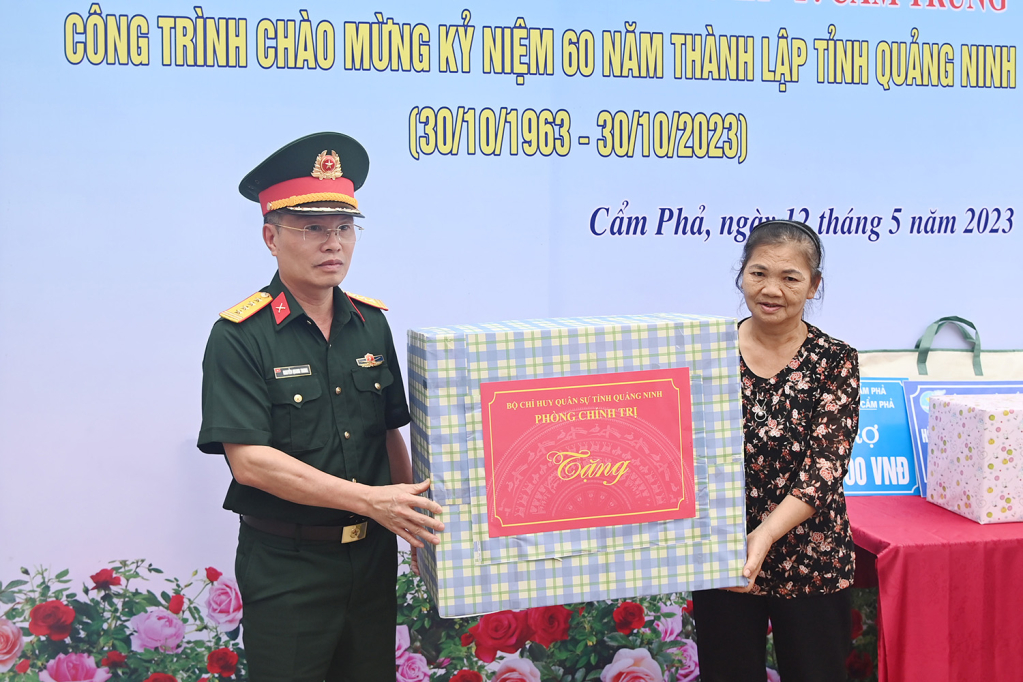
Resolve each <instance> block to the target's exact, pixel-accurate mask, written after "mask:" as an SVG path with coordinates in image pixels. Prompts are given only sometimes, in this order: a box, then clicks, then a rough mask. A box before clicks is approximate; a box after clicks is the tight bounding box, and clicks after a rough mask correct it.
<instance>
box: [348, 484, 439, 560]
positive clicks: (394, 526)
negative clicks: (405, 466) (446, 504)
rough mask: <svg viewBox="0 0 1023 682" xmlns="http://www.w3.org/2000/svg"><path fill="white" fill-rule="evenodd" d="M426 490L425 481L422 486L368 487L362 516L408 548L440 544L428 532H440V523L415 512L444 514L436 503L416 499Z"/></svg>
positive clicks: (423, 498)
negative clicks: (365, 507)
mask: <svg viewBox="0 0 1023 682" xmlns="http://www.w3.org/2000/svg"><path fill="white" fill-rule="evenodd" d="M429 488H430V480H429V479H427V480H425V481H423V482H422V483H397V484H395V485H384V486H370V487H369V500H368V502H369V509H368V510H367V512H366V516H369V517H370V518H371V519H373V520H374V521H376V522H377V523H379V524H380V525H381V526H383V527H384V528H386V529H388V530H389V531H391V532H392V533H394V534H395V535H397V536H398V537H400V538H403V539H404V540H405V541H406V542H408V543H409V544H410V545H411V546H412V547H424V546H425V545H424V544H423V541H424V540H425V541H426V542H430V543H433V544H435V545H436V544H438V543H440V538H439V537H437V536H436V535H434V534H433V533H432V532H430V531H431V530H433V531H442V530H444V524H443V523H442V522H441V521H440V519H437V518H432V517H430V516H427V515H426V514H421V513H419V512H418V511H416V507H418V508H420V509H425V510H427V511H429V512H431V513H433V514H434V516H437V515H440V514H443V513H444V508H443V507H441V506H440V505H439V504H437V503H436V502H434V501H433V500H429V499H427V498H425V497H420V496H419V495H420V494H421V493H424V492H426V491H427V490H429ZM420 538H422V539H420Z"/></svg>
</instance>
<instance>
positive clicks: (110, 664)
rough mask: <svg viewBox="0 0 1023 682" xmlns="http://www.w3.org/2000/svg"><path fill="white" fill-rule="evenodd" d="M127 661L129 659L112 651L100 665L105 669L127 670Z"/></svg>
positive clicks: (118, 652)
mask: <svg viewBox="0 0 1023 682" xmlns="http://www.w3.org/2000/svg"><path fill="white" fill-rule="evenodd" d="M127 660H128V657H127V656H125V655H124V654H122V653H121V652H120V651H110V652H109V653H108V654H107V655H106V656H104V657H103V660H101V661H100V662H99V664H100V666H102V667H105V668H127V667H128V664H127V663H126V662H125V661H127Z"/></svg>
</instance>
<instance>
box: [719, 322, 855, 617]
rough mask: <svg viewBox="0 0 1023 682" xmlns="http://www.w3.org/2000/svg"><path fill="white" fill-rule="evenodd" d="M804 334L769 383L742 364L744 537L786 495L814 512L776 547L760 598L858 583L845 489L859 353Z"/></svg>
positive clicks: (811, 330)
mask: <svg viewBox="0 0 1023 682" xmlns="http://www.w3.org/2000/svg"><path fill="white" fill-rule="evenodd" d="M806 326H807V330H808V334H807V336H806V341H804V342H803V345H802V346H800V348H799V350H798V351H797V352H796V355H795V357H794V358H792V360H791V361H790V362H789V364H788V365H787V366H786V367H785V368H784V369H782V370H781V371H780V372H778V374H777V375H775V376H773V377H771V378H770V379H765V378H763V377H759V376H757V375H755V374H754V373H753V372H751V371H750V370H749V368H748V367H746V363H745V362H743V361H742V360H741V358H740V363H739V365H740V368H741V372H742V414H743V435H744V444H743V447H744V453H745V461H746V530H747V532H750V531H752V530H753V529H754V528H756V527H757V526H759V525H760V524H761V523H762V522H763V520H764V519H765V518H767V515H768V514H770V513H771V512H772V511H773V510H774V508H775V507H777V506H778V505H779V504H780V503H781V501H782V500H783V499H785V496H786V495H792V496H793V497H796V498H799V499H800V500H802V501H803V502H806V503H807V504H809V505H811V506H812V507H814V509H815V510H816V511H815V512H814V515H813V516H812V517H810V518H809V519H807V520H806V521H804V522H803V523H802V524H800V525H798V526H796V527H795V528H793V529H792V530H791V531H789V533H788V535H786V536H785V537H783V538H781V539H779V540H778V541H777V542H775V543H774V546H772V547H771V551H770V552H768V554H767V558H766V559H764V563H763V567H762V568H761V570H760V576H759V577H758V578H757V581H756V585H755V586H754V588H753V590H752V591H753V593H755V594H767V595H773V596H780V597H797V596H800V595H810V594H823V593H828V592H836V591H838V590H841V589H844V588H846V587H849V586H850V585H851V584H852V579H853V568H854V563H853V558H854V550H853V540H852V532H851V531H850V529H849V517H848V515H847V514H846V508H845V493H844V491H843V489H842V479H843V478H844V477H845V474H846V471H847V468H848V466H849V454H850V452H851V451H852V445H853V441H854V439H855V438H856V433H857V429H858V424H859V414H860V372H859V359H858V357H857V354H856V350H855V349H854V348H852V347H850V346H849V345H847V344H845V343H843V342H841V341H839V340H837V339H833V338H831V337H830V336H828V335H827V334H825V333H824V332H822V331H821V330H820V329H818V328H817V327H814V326H813V325H811V324H807V325H806Z"/></svg>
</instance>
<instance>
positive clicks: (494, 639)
mask: <svg viewBox="0 0 1023 682" xmlns="http://www.w3.org/2000/svg"><path fill="white" fill-rule="evenodd" d="M469 632H470V633H471V634H472V636H473V639H474V640H475V641H476V658H478V659H480V660H481V661H483V662H484V663H493V662H494V658H496V657H497V652H498V651H503V652H504V653H506V654H514V653H516V652H517V651H518V650H519V649H521V648H522V647H523V645H524V644H525V643H526V640H528V639H529V636H530V634H531V633H530V632H529V623H528V622H527V616H526V613H525V611H499V612H497V613H489V614H487V615H485V616H483V617H482V618H480V622H479V623H477V624H476V625H473V626H472V627H471V628H469Z"/></svg>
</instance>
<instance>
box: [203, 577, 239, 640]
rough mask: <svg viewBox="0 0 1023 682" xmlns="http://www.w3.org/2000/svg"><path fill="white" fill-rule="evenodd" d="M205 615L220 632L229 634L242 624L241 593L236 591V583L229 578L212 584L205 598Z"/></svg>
mask: <svg viewBox="0 0 1023 682" xmlns="http://www.w3.org/2000/svg"><path fill="white" fill-rule="evenodd" d="M207 570H209V569H207ZM206 614H207V615H208V616H209V617H210V620H212V621H213V622H214V623H216V624H217V625H219V626H220V629H221V630H224V631H226V632H230V631H231V630H234V629H235V628H236V627H238V625H239V624H240V623H241V622H242V593H241V592H239V591H238V583H236V582H235V581H234V580H232V579H231V578H224V579H223V580H218V581H217V582H215V583H213V587H212V588H210V594H209V596H208V597H206Z"/></svg>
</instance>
